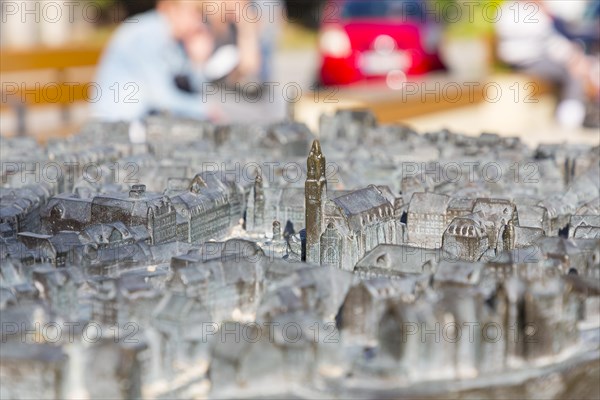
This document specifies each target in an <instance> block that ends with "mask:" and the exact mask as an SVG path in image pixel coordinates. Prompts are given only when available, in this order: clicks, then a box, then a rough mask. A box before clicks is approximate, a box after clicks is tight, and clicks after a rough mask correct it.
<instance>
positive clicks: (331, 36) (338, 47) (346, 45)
mask: <svg viewBox="0 0 600 400" xmlns="http://www.w3.org/2000/svg"><path fill="white" fill-rule="evenodd" d="M319 46H320V48H321V51H322V52H323V53H324V54H326V55H328V56H331V57H337V58H344V57H348V56H349V55H350V54H351V53H352V48H351V46H350V38H349V37H348V34H347V33H346V32H345V31H344V30H343V29H339V28H337V29H328V30H326V31H324V32H323V33H322V34H321V39H320V41H319Z"/></svg>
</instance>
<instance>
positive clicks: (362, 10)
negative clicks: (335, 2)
mask: <svg viewBox="0 0 600 400" xmlns="http://www.w3.org/2000/svg"><path fill="white" fill-rule="evenodd" d="M342 7H343V8H342V17H343V18H344V19H354V18H382V17H390V18H398V17H403V18H407V19H410V20H421V19H422V18H423V17H424V15H425V14H424V11H423V4H422V2H421V1H419V0H348V1H346V2H344V4H343V6H342Z"/></svg>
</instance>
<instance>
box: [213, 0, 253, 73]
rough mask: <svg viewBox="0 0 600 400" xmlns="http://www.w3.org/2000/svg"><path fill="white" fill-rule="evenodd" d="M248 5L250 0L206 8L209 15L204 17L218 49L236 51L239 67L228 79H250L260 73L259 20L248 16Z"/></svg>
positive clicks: (219, 3) (223, 3)
mask: <svg viewBox="0 0 600 400" xmlns="http://www.w3.org/2000/svg"><path fill="white" fill-rule="evenodd" d="M248 4H251V0H230V1H227V2H215V3H214V6H213V7H207V9H210V12H207V14H206V15H205V16H204V18H205V19H204V21H205V22H207V23H208V25H209V26H210V27H211V29H212V32H213V33H214V35H215V43H216V47H217V48H219V47H222V46H226V45H234V46H235V47H236V48H237V52H238V57H239V58H238V65H237V68H236V70H235V71H234V73H232V74H231V75H230V77H229V80H248V79H253V78H255V77H256V76H257V74H258V73H259V71H260V65H261V57H260V48H259V35H258V32H259V29H258V28H259V21H256V20H255V19H254V15H251V14H250V12H251V8H248ZM249 10H250V11H249Z"/></svg>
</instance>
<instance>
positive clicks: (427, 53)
mask: <svg viewBox="0 0 600 400" xmlns="http://www.w3.org/2000/svg"><path fill="white" fill-rule="evenodd" d="M424 1H425V0H330V1H328V2H327V3H326V5H325V7H324V10H323V13H322V17H323V18H322V19H323V20H322V24H321V31H320V39H319V52H320V56H321V60H322V62H321V70H320V80H321V83H322V84H324V85H346V84H351V83H355V82H359V81H365V80H377V79H382V78H383V79H385V78H386V77H387V76H388V74H389V73H390V72H396V73H397V71H402V72H403V73H404V74H406V75H407V76H411V75H420V74H424V73H426V72H428V71H431V70H434V69H438V68H440V67H441V63H440V61H439V58H438V55H437V48H438V44H439V39H440V36H441V26H440V25H439V24H437V23H436V22H435V21H433V20H432V19H430V18H431V17H430V15H429V14H428V13H426V12H425V11H426V9H425V2H424ZM433 18H435V16H434V17H433Z"/></svg>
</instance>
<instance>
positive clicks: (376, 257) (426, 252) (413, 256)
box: [356, 244, 441, 273]
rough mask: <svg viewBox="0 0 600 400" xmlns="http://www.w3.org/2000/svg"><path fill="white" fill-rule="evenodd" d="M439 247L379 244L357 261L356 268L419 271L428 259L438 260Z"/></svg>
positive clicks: (406, 271) (435, 261)
mask: <svg viewBox="0 0 600 400" xmlns="http://www.w3.org/2000/svg"><path fill="white" fill-rule="evenodd" d="M440 257H441V252H440V250H439V249H437V250H430V249H423V248H419V247H412V246H406V245H393V244H380V245H378V246H376V247H375V248H373V249H372V250H370V251H369V252H367V253H366V254H365V256H364V257H363V258H362V259H361V260H359V261H358V263H357V264H356V268H369V267H377V268H385V269H390V270H394V271H400V272H404V273H417V272H418V273H421V272H422V269H423V265H424V264H425V263H427V262H428V261H432V262H434V263H437V262H439V260H440Z"/></svg>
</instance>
